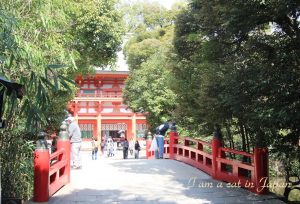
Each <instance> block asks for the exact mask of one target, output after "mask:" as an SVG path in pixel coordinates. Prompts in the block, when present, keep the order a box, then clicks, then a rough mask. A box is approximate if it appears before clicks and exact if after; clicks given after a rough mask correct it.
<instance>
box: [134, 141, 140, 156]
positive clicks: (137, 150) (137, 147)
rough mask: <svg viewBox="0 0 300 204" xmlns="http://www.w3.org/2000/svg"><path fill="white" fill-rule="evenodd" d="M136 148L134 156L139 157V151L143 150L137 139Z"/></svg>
mask: <svg viewBox="0 0 300 204" xmlns="http://www.w3.org/2000/svg"><path fill="white" fill-rule="evenodd" d="M134 150H135V151H134V158H135V159H138V158H139V153H140V150H141V146H140V143H139V141H135V144H134Z"/></svg>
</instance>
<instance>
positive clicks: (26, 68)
mask: <svg viewBox="0 0 300 204" xmlns="http://www.w3.org/2000/svg"><path fill="white" fill-rule="evenodd" d="M114 4H115V2H114V1H104V0H103V1H89V2H88V3H86V2H85V1H74V0H66V1H59V0H53V1H41V0H40V1H22V0H17V1H13V0H3V1H2V2H1V4H0V76H3V77H5V78H6V79H8V80H11V81H13V82H17V83H19V84H22V85H23V88H24V96H23V98H22V100H21V101H19V100H18V101H17V99H16V96H17V93H16V92H10V91H9V90H6V89H5V87H4V86H2V85H1V84H0V92H1V95H2V94H3V93H4V95H3V96H4V99H5V101H4V109H3V111H4V115H3V118H5V119H6V120H7V127H6V129H1V130H0V135H1V140H0V147H1V148H0V149H1V151H0V158H1V166H2V167H3V168H2V169H1V170H2V172H1V173H2V174H1V180H2V189H3V192H2V193H3V196H4V197H21V198H25V199H26V198H29V197H31V196H32V194H31V193H32V188H33V175H32V174H33V169H32V168H33V164H32V161H33V158H32V151H33V148H34V145H33V144H32V140H36V135H37V133H38V132H40V131H49V132H55V131H57V130H58V128H59V125H60V123H61V121H62V120H63V118H64V117H65V114H66V113H65V108H66V103H67V102H68V101H69V100H70V99H72V98H73V97H74V93H75V91H76V87H75V86H74V82H73V78H74V75H75V74H77V73H83V74H85V73H88V72H89V71H90V70H91V69H90V68H91V67H92V66H104V65H109V64H112V63H113V62H114V61H115V56H116V55H115V53H114V52H115V51H117V50H118V49H119V46H120V44H121V35H122V28H121V26H119V25H120V22H121V17H120V15H119V13H118V12H117V11H116V9H115V7H114ZM85 14H86V15H85ZM20 160H21V161H22V162H19V161H20ZM12 167H13V168H12ZM8 175H10V176H8Z"/></svg>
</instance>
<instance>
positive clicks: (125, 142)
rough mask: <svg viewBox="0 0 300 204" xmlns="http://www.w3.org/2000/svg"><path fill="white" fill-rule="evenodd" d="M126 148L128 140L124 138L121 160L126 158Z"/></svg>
mask: <svg viewBox="0 0 300 204" xmlns="http://www.w3.org/2000/svg"><path fill="white" fill-rule="evenodd" d="M128 147H129V143H128V140H127V139H126V138H125V140H124V142H123V158H124V159H127V158H128Z"/></svg>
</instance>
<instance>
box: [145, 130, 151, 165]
mask: <svg viewBox="0 0 300 204" xmlns="http://www.w3.org/2000/svg"><path fill="white" fill-rule="evenodd" d="M151 143H152V135H151V132H150V131H149V132H148V135H147V140H146V159H149V157H151V151H150V147H151Z"/></svg>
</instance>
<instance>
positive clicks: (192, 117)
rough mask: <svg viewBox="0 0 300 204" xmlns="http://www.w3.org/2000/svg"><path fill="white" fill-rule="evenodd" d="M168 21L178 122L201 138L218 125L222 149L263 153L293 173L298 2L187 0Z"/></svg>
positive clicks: (295, 150) (297, 56)
mask: <svg viewBox="0 0 300 204" xmlns="http://www.w3.org/2000/svg"><path fill="white" fill-rule="evenodd" d="M176 22H177V24H176V29H175V30H176V37H175V39H174V46H175V56H174V58H173V59H174V65H173V67H172V72H171V73H174V75H173V77H174V80H176V81H178V82H179V83H178V85H175V86H173V87H172V90H173V91H174V92H175V93H176V94H177V95H178V98H179V100H178V103H179V106H178V109H179V110H177V113H179V114H178V117H179V118H182V119H183V122H185V123H187V122H188V121H197V122H199V123H200V124H201V128H202V130H205V131H207V133H211V132H212V131H213V130H212V127H213V123H215V122H218V123H221V124H222V125H223V127H224V128H223V131H224V132H225V136H226V139H227V141H228V140H231V141H230V142H228V143H227V144H229V145H231V146H232V145H236V147H237V148H241V149H242V150H244V151H250V150H251V149H252V147H253V146H271V147H272V148H273V149H272V150H273V151H274V152H277V153H278V154H280V153H281V154H283V153H284V154H283V155H286V156H285V159H283V160H286V161H290V162H287V163H285V164H286V167H287V168H286V170H289V171H290V172H296V171H294V170H292V169H293V168H294V167H293V166H297V165H291V164H292V163H293V162H292V161H298V160H299V154H298V153H297V152H299V146H298V145H297V141H298V140H299V129H298V128H297V127H296V126H297V125H296V124H297V123H298V122H299V119H300V118H299V114H297V112H298V111H299V108H300V106H299V103H298V98H299V92H298V88H297V87H299V59H300V58H299V55H300V53H299V46H297V45H298V44H299V39H300V38H299V36H300V35H299V3H298V2H297V1H275V0H274V1H246V2H245V1H230V2H220V1H202V0H194V1H192V2H191V4H190V6H189V8H188V9H187V10H186V11H185V12H183V13H182V14H181V15H180V17H179V18H178V19H177V21H176ZM191 96H195V97H194V98H193V99H191ZM186 107H193V108H186ZM203 127H204V128H203ZM191 128H194V129H195V130H196V131H198V130H197V128H199V125H196V126H195V127H191ZM232 138H235V139H234V141H235V143H236V144H233V139H232ZM277 144H280V145H277ZM287 146H290V147H291V148H289V151H288V150H287V149H286V147H287ZM285 152H288V153H287V154H285ZM286 174H287V175H290V174H289V173H288V172H286ZM294 176H295V174H294ZM289 177H291V175H290V176H289ZM296 177H298V178H299V175H296ZM287 182H289V179H287ZM295 184H299V181H298V182H295V183H293V186H294V185H295Z"/></svg>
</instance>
